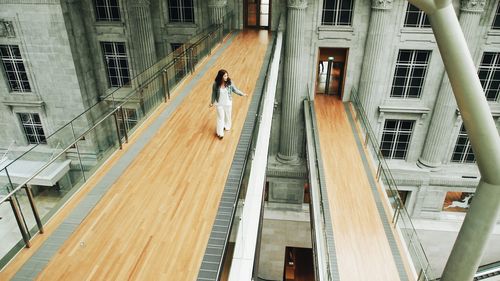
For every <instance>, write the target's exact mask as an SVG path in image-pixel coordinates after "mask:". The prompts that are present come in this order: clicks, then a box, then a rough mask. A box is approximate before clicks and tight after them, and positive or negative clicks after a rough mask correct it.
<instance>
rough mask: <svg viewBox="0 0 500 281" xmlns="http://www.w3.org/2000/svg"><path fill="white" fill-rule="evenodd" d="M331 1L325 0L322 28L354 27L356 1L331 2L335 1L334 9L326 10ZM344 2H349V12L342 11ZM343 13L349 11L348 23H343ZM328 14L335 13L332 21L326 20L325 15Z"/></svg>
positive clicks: (322, 11) (322, 8)
mask: <svg viewBox="0 0 500 281" xmlns="http://www.w3.org/2000/svg"><path fill="white" fill-rule="evenodd" d="M328 1H329V0H323V6H322V7H321V25H322V26H335V27H346V26H348V27H352V26H353V19H354V0H331V1H333V2H334V3H333V5H334V6H335V7H334V9H326V5H327V2H328ZM342 1H349V2H350V3H349V4H350V5H349V10H342V9H341V8H340V7H341V6H342V3H341V2H342ZM343 11H348V14H349V20H348V21H347V22H341V13H342V12H343ZM328 12H332V13H333V17H332V21H331V22H330V21H328V22H327V21H326V20H325V17H326V16H325V14H326V13H328Z"/></svg>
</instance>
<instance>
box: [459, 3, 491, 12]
mask: <svg viewBox="0 0 500 281" xmlns="http://www.w3.org/2000/svg"><path fill="white" fill-rule="evenodd" d="M485 5H486V0H462V1H461V3H460V10H461V11H466V12H472V13H482V12H484V6H485Z"/></svg>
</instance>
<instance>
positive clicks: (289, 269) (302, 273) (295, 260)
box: [283, 247, 315, 281]
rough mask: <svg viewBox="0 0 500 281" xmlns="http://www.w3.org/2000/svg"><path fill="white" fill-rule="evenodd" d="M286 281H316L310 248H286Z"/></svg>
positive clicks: (284, 274) (284, 275)
mask: <svg viewBox="0 0 500 281" xmlns="http://www.w3.org/2000/svg"><path fill="white" fill-rule="evenodd" d="M283 280H285V281H292V280H293V281H314V280H315V279H314V265H313V253H312V249H310V248H296V247H286V249H285V269H284V271H283Z"/></svg>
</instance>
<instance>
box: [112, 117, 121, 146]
mask: <svg viewBox="0 0 500 281" xmlns="http://www.w3.org/2000/svg"><path fill="white" fill-rule="evenodd" d="M113 118H114V119H115V126H116V134H117V135H118V144H119V145H120V150H121V149H123V146H122V138H121V137H120V128H119V127H118V118H117V117H116V111H115V112H113Z"/></svg>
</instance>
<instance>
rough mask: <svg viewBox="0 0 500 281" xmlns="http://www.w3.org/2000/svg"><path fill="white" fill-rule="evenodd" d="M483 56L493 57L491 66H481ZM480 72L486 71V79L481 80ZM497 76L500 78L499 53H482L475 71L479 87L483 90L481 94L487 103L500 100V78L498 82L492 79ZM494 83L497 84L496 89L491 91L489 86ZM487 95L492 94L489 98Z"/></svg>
mask: <svg viewBox="0 0 500 281" xmlns="http://www.w3.org/2000/svg"><path fill="white" fill-rule="evenodd" d="M485 55H493V56H494V57H493V59H492V61H493V63H494V64H492V65H491V66H489V65H483V63H484V59H485ZM481 71H486V76H487V77H486V78H485V79H484V80H483V79H482V78H481ZM495 74H496V75H499V76H500V52H483V54H482V57H481V61H480V63H479V67H478V69H477V76H478V77H479V82H481V87H482V88H483V92H484V95H485V98H486V100H487V101H488V102H498V100H499V98H500V93H499V92H500V78H499V79H498V80H496V81H495V80H494V79H492V78H493V76H495ZM494 82H496V84H497V87H496V88H497V89H496V90H495V89H491V87H490V86H491V84H492V83H494ZM489 93H493V95H494V96H493V97H491V96H489Z"/></svg>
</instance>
